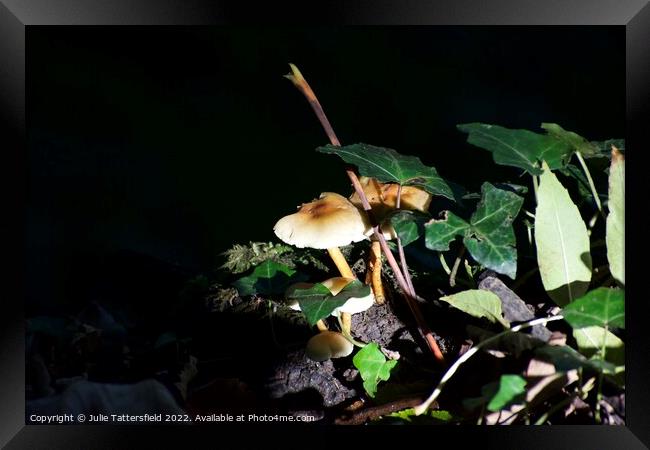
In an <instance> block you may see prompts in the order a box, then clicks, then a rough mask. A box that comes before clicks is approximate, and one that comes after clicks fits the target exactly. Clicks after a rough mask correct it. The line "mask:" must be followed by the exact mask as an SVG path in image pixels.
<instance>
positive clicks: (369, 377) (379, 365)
mask: <svg viewBox="0 0 650 450" xmlns="http://www.w3.org/2000/svg"><path fill="white" fill-rule="evenodd" d="M352 363H353V364H354V367H356V368H357V369H359V373H360V374H361V378H362V379H363V388H364V389H365V390H366V392H367V393H368V395H369V396H371V397H374V396H375V394H376V393H377V384H379V382H380V381H387V380H388V379H389V378H390V371H391V370H392V369H393V368H394V367H395V365H396V364H397V361H395V360H390V361H386V357H385V356H384V354H383V353H382V352H381V350H379V345H378V344H377V343H376V342H370V343H369V344H367V345H366V346H365V347H363V348H362V349H361V350H359V351H358V352H357V354H356V355H354V357H353V358H352Z"/></svg>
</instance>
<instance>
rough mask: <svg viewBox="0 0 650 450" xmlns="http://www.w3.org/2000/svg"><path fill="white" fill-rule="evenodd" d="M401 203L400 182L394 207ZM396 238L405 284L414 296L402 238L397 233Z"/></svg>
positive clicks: (398, 207) (398, 206) (397, 207)
mask: <svg viewBox="0 0 650 450" xmlns="http://www.w3.org/2000/svg"><path fill="white" fill-rule="evenodd" d="M401 204H402V185H401V184H400V185H398V186H397V200H396V201H395V207H396V209H400V206H401ZM395 234H397V233H395ZM396 240H397V251H398V253H399V259H400V262H401V263H402V271H404V278H405V279H406V284H407V285H408V288H409V294H411V295H412V296H413V297H415V296H416V294H415V288H414V287H413V280H411V273H410V272H409V267H408V265H407V264H406V256H405V255H404V246H403V245H402V240H401V239H400V237H399V235H398V236H397V238H396Z"/></svg>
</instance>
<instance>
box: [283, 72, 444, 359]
mask: <svg viewBox="0 0 650 450" xmlns="http://www.w3.org/2000/svg"><path fill="white" fill-rule="evenodd" d="M290 66H291V70H292V72H293V74H289V75H285V77H286V78H288V79H290V80H291V82H292V83H293V84H294V86H296V87H297V88H298V90H300V92H302V94H303V95H304V96H305V97H306V98H307V100H308V101H309V104H310V105H311V107H312V109H313V110H314V112H315V113H316V117H318V120H319V121H320V123H321V125H322V126H323V129H324V130H325V133H326V134H327V137H328V138H329V140H330V142H331V144H332V145H335V146H340V145H341V142H340V141H339V139H338V137H336V134H335V133H334V129H333V128H332V125H331V124H330V122H329V120H328V119H327V116H326V115H325V111H324V110H323V107H322V106H321V104H320V102H319V101H318V98H316V94H314V91H313V90H312V88H311V87H310V86H309V83H307V80H305V78H304V77H303V76H302V74H301V73H300V71H299V70H298V68H297V67H296V66H294V65H293V64H290ZM345 171H346V173H347V175H348V178H349V179H350V181H351V182H352V186H353V187H354V190H355V192H356V193H357V195H358V196H359V199H360V200H361V204H362V205H363V209H364V210H365V212H366V214H367V215H368V219H369V220H370V223H371V225H372V232H373V235H374V237H375V238H376V239H377V240H378V241H379V243H380V245H381V249H382V251H383V252H384V255H386V260H387V261H388V264H389V265H390V267H391V269H393V273H394V274H395V278H396V279H397V283H398V284H399V286H400V289H401V290H402V293H403V294H404V298H405V299H406V303H407V304H408V306H409V308H410V310H411V312H412V314H413V316H414V317H415V320H416V322H417V324H418V327H419V328H420V332H421V333H422V334H423V335H424V338H425V340H426V342H427V344H428V346H429V349H430V350H431V352H432V353H433V355H434V356H435V357H436V359H437V360H438V361H440V362H444V356H443V355H442V352H441V351H440V347H438V343H437V342H436V340H435V338H434V337H433V334H432V333H431V330H429V327H428V326H427V324H426V322H425V320H424V317H423V316H422V312H421V311H420V308H419V307H418V304H417V302H416V300H415V299H414V298H413V295H411V293H410V289H409V287H408V283H407V281H406V279H405V278H404V275H403V274H402V271H401V270H400V268H399V265H398V264H397V261H396V260H395V257H394V256H393V253H392V252H391V251H390V248H389V247H388V243H387V242H386V239H385V238H384V235H383V234H382V233H381V232H380V231H379V224H378V222H377V218H376V217H375V215H374V214H373V212H372V208H371V207H370V203H369V202H368V197H366V194H365V192H364V191H363V187H362V186H361V183H360V182H359V178H358V177H357V174H356V173H354V170H352V169H351V168H350V167H348V168H346V169H345Z"/></svg>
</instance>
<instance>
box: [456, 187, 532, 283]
mask: <svg viewBox="0 0 650 450" xmlns="http://www.w3.org/2000/svg"><path fill="white" fill-rule="evenodd" d="M481 194H482V198H481V201H480V203H479V204H478V206H477V208H476V212H475V213H474V214H473V215H472V218H471V221H470V222H471V225H472V227H471V229H470V230H469V233H467V232H466V236H465V239H464V242H465V247H467V250H468V251H469V253H470V254H471V255H472V257H473V258H474V259H475V260H476V261H478V262H479V263H481V264H483V265H484V266H485V267H487V268H489V269H492V270H494V271H495V272H498V273H502V274H504V275H507V276H509V277H510V278H512V279H513V280H514V278H515V275H516V273H517V249H516V248H515V247H516V245H517V243H516V240H515V233H514V231H513V229H512V221H513V220H514V219H515V217H516V216H517V214H518V213H519V209H520V208H521V205H522V203H523V201H524V199H523V198H521V197H519V196H518V195H517V194H514V193H512V192H508V191H504V190H502V189H497V188H495V187H494V186H492V185H491V184H490V183H483V186H482V187H481Z"/></svg>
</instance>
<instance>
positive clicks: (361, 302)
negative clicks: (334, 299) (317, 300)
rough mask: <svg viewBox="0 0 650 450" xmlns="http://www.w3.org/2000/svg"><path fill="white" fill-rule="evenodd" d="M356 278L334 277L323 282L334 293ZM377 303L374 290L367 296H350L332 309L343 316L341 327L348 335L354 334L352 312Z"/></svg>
mask: <svg viewBox="0 0 650 450" xmlns="http://www.w3.org/2000/svg"><path fill="white" fill-rule="evenodd" d="M354 280H356V278H345V277H334V278H330V279H328V280H325V281H323V282H322V283H321V284H322V285H323V286H325V287H326V288H327V289H329V290H330V292H331V293H332V295H336V294H338V293H339V292H341V291H342V290H343V289H344V288H345V287H346V286H347V285H348V284H350V283H352V282H353V281H354ZM374 304H375V296H374V295H373V294H372V292H371V293H370V294H368V295H366V296H365V297H350V298H349V299H348V300H347V301H346V302H345V303H344V304H343V305H341V306H339V307H338V308H336V309H335V310H334V311H332V315H333V316H335V317H340V318H341V329H342V331H343V334H344V335H346V336H352V335H351V333H350V331H351V326H352V314H356V313H360V312H363V311H365V310H366V309H368V308H370V307H371V306H372V305H374Z"/></svg>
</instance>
